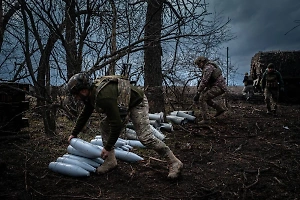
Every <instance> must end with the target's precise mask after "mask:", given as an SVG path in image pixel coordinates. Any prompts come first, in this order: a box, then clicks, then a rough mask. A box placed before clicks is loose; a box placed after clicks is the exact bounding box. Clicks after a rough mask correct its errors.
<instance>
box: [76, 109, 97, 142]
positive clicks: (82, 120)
mask: <svg viewBox="0 0 300 200" xmlns="http://www.w3.org/2000/svg"><path fill="white" fill-rule="evenodd" d="M93 110H94V107H93V106H92V105H91V104H89V103H87V104H85V106H84V108H83V110H82V112H81V113H80V115H79V117H78V118H77V121H76V125H75V127H74V129H73V131H72V135H74V136H77V135H78V134H79V132H80V131H81V130H82V129H83V127H84V126H85V124H86V122H87V121H88V120H89V118H90V116H91V115H92V113H93Z"/></svg>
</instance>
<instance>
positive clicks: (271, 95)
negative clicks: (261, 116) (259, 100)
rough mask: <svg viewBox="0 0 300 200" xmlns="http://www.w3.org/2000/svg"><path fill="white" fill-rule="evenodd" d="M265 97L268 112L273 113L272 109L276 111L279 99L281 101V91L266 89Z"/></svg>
mask: <svg viewBox="0 0 300 200" xmlns="http://www.w3.org/2000/svg"><path fill="white" fill-rule="evenodd" d="M264 96H265V103H266V105H267V109H268V111H271V110H272V109H273V110H276V109H277V103H278V99H279V89H278V88H275V89H270V88H265V90H264Z"/></svg>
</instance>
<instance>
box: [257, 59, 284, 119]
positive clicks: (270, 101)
mask: <svg viewBox="0 0 300 200" xmlns="http://www.w3.org/2000/svg"><path fill="white" fill-rule="evenodd" d="M261 87H262V89H263V91H264V96H265V103H266V105H267V114H270V113H271V112H273V113H274V114H276V111H277V103H278V99H279V92H280V91H282V92H283V91H284V86H283V80H282V76H281V74H280V72H278V71H277V70H275V67H274V64H273V63H270V64H269V65H268V66H267V69H266V71H265V72H264V74H263V76H262V79H261Z"/></svg>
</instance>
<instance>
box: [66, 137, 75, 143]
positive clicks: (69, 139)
mask: <svg viewBox="0 0 300 200" xmlns="http://www.w3.org/2000/svg"><path fill="white" fill-rule="evenodd" d="M72 138H76V136H74V135H70V136H69V138H68V142H69V143H70V142H71V140H72Z"/></svg>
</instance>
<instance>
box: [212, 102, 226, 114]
mask: <svg viewBox="0 0 300 200" xmlns="http://www.w3.org/2000/svg"><path fill="white" fill-rule="evenodd" d="M214 107H215V109H216V111H217V112H216V114H215V115H214V117H218V116H220V115H222V114H223V113H224V112H225V111H226V109H224V108H223V107H222V106H220V105H217V104H216V105H215V106H214Z"/></svg>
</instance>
